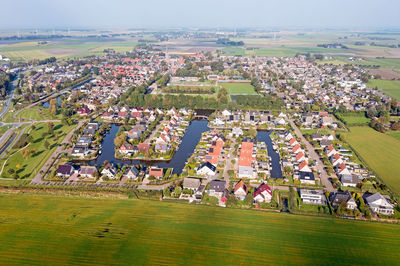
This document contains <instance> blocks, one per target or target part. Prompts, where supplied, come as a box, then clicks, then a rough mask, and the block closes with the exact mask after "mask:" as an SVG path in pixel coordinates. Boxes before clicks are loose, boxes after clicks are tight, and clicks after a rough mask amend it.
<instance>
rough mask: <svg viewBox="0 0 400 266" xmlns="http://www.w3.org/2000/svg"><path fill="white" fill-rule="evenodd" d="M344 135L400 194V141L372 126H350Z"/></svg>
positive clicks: (394, 190)
mask: <svg viewBox="0 0 400 266" xmlns="http://www.w3.org/2000/svg"><path fill="white" fill-rule="evenodd" d="M344 136H345V140H346V141H347V142H348V143H349V144H350V145H351V146H352V147H353V148H354V149H355V150H356V151H357V152H358V153H359V155H361V157H362V159H363V160H364V161H365V162H366V163H367V164H368V165H369V166H370V167H371V168H372V169H373V170H374V171H375V172H376V173H377V174H378V175H379V176H380V177H381V178H382V179H383V181H384V182H385V183H386V184H387V185H388V186H389V187H390V188H391V189H392V190H393V192H395V193H396V194H397V195H400V175H399V173H400V154H399V151H400V141H399V140H397V139H395V138H393V137H391V136H388V135H385V134H382V133H379V132H377V131H375V130H373V129H372V128H370V127H350V132H348V133H344Z"/></svg>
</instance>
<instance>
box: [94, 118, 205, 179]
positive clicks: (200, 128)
mask: <svg viewBox="0 0 400 266" xmlns="http://www.w3.org/2000/svg"><path fill="white" fill-rule="evenodd" d="M207 124H208V121H207V120H193V121H192V122H191V123H190V125H189V127H188V128H187V129H186V132H185V135H184V136H183V138H182V143H181V144H180V145H179V149H178V150H177V151H176V152H175V154H174V156H173V157H172V159H171V160H170V161H167V162H153V161H140V160H120V159H117V158H115V152H114V151H115V144H114V139H115V136H116V134H117V133H118V130H119V127H120V126H117V125H114V124H113V125H111V129H110V131H109V132H108V133H107V134H106V136H105V137H104V140H103V143H102V148H101V154H100V155H99V156H98V157H97V159H96V160H93V161H91V162H90V163H89V164H91V165H97V166H100V165H103V164H104V161H105V160H107V161H109V162H111V163H114V164H129V165H136V164H144V165H146V166H151V165H154V166H158V167H162V168H173V172H172V173H173V174H180V173H182V169H183V168H184V166H185V163H186V161H187V159H188V158H189V157H190V156H191V155H192V154H193V151H194V149H195V148H196V145H197V143H198V142H199V140H200V137H201V134H202V133H203V132H205V131H208V130H209V128H208V126H207Z"/></svg>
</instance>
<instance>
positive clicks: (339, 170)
mask: <svg viewBox="0 0 400 266" xmlns="http://www.w3.org/2000/svg"><path fill="white" fill-rule="evenodd" d="M336 173H337V174H338V175H351V173H350V171H349V169H347V167H346V165H345V164H344V163H341V164H339V165H338V166H336Z"/></svg>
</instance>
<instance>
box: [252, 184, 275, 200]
mask: <svg viewBox="0 0 400 266" xmlns="http://www.w3.org/2000/svg"><path fill="white" fill-rule="evenodd" d="M271 199H272V189H271V188H270V187H269V186H268V185H267V184H265V183H263V184H261V185H260V186H259V187H258V188H256V190H255V191H254V201H256V202H258V203H261V202H266V203H269V202H271Z"/></svg>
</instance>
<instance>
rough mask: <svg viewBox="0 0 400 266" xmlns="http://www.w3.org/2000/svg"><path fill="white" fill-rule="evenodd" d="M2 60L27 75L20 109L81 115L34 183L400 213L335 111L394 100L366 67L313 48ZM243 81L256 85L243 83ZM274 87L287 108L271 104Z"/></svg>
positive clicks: (263, 205)
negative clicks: (320, 60)
mask: <svg viewBox="0 0 400 266" xmlns="http://www.w3.org/2000/svg"><path fill="white" fill-rule="evenodd" d="M2 68H4V70H6V71H9V72H10V71H11V72H13V73H20V72H24V73H25V75H24V76H22V78H21V79H20V81H19V86H18V88H17V90H16V93H17V94H18V95H20V97H19V100H18V101H16V102H15V104H14V106H15V108H18V107H19V106H20V107H21V108H22V107H23V106H24V105H26V104H36V103H40V104H42V103H44V104H47V105H46V106H45V105H44V104H43V107H44V106H45V107H44V108H48V109H49V110H51V108H55V109H56V112H58V113H59V114H60V115H61V116H62V117H63V118H62V119H63V120H62V121H63V122H64V123H66V124H73V123H78V124H79V125H78V126H77V128H76V130H74V131H73V132H72V133H73V134H72V135H71V138H70V141H69V142H66V143H61V144H60V147H61V148H62V149H60V150H59V151H58V152H56V153H55V154H53V155H52V156H51V158H49V163H47V164H45V165H44V166H43V167H42V168H41V169H40V171H38V172H37V174H36V176H35V178H34V179H33V180H32V184H33V185H42V186H74V187H99V188H126V189H135V190H138V191H158V192H160V195H161V198H162V199H166V200H183V201H188V202H190V203H198V204H210V205H218V206H221V207H238V208H256V209H265V210H270V211H282V210H284V211H290V212H294V213H296V212H298V213H302V212H305V213H316V214H319V215H329V214H335V215H338V216H349V217H350V216H351V217H357V218H365V217H371V216H373V217H392V216H393V215H395V209H396V205H397V203H396V202H395V200H394V199H393V197H391V192H390V189H389V188H388V187H387V186H385V185H384V184H383V183H382V181H381V180H380V179H378V178H377V177H376V175H375V174H374V173H373V172H372V171H371V170H370V169H369V168H368V167H367V166H366V165H365V164H364V163H363V162H362V161H361V160H360V159H359V158H358V157H357V154H356V153H355V152H354V151H353V150H352V148H351V147H350V146H349V145H348V144H347V143H346V141H345V140H343V139H342V138H341V137H340V134H339V133H340V132H341V131H342V130H343V128H344V125H343V122H342V121H341V119H340V117H336V116H335V115H334V114H333V111H332V110H339V109H344V110H345V111H367V110H369V109H371V108H379V106H382V105H387V104H390V102H391V99H390V97H388V96H386V95H384V94H382V93H381V92H380V91H378V90H376V89H374V88H368V87H367V86H366V85H365V81H364V79H365V76H366V73H365V71H364V70H363V68H361V67H357V66H353V67H351V68H348V67H343V66H335V65H320V64H316V63H313V62H312V61H310V60H309V58H307V56H306V55H298V56H296V57H281V58H278V57H245V56H243V57H238V56H227V55H224V54H223V53H222V54H220V55H218V56H213V55H211V54H209V53H202V52H201V53H193V54H186V55H179V54H168V53H165V52H164V51H163V50H162V49H161V48H159V47H151V46H144V47H141V48H137V49H134V50H133V51H132V52H130V53H126V54H119V53H116V52H114V51H109V53H107V55H104V56H98V57H94V58H93V57H91V58H81V59H71V60H69V61H68V60H67V61H64V62H62V63H59V62H57V61H53V60H50V61H49V62H46V63H45V64H43V65H39V66H35V67H32V66H30V67H25V68H24V67H21V68H17V69H6V68H5V67H4V66H2ZM250 74H251V75H250ZM250 84H251V85H250ZM240 86H245V87H248V86H250V88H251V90H250V91H243V92H242V91H235V90H237V87H240ZM253 88H254V89H253ZM180 95H185V97H189V96H190V97H193V98H184V97H183V96H182V97H180ZM188 95H189V96H188ZM269 95H273V97H274V98H273V99H274V100H273V101H272V102H274V103H275V102H279V103H281V105H282V108H280V109H276V108H275V107H274V106H273V104H274V103H272V105H268V104H267V103H266V102H264V100H265V99H267V97H270V96H269ZM51 97H53V98H54V99H57V101H50V103H49V102H48V101H49V99H50V98H51ZM378 97H379V99H380V100H377V99H378ZM213 104H217V105H218V106H222V107H223V108H218V106H217V108H215V106H214V105H213ZM229 104H231V105H229ZM208 107H209V108H208ZM16 110H17V109H16ZM28 121H29V120H28ZM384 126H385V127H388V126H389V125H384ZM338 132H339V133H338ZM396 212H397V211H396Z"/></svg>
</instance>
